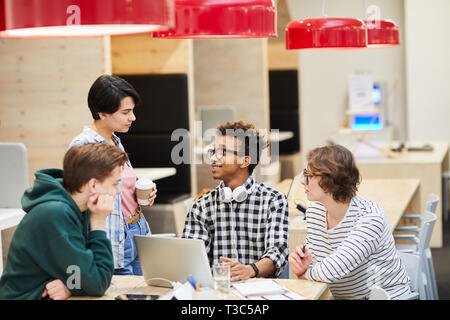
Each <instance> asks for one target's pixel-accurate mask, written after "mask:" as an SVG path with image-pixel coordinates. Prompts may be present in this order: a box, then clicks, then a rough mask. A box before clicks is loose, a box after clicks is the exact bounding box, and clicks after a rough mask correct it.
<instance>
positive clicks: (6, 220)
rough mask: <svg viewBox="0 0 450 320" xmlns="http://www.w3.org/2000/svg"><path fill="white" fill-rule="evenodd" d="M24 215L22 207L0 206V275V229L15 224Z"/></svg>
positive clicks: (1, 256) (0, 253)
mask: <svg viewBox="0 0 450 320" xmlns="http://www.w3.org/2000/svg"><path fill="white" fill-rule="evenodd" d="M24 216H25V211H23V210H22V209H7V208H0V258H1V259H2V261H1V262H0V276H1V275H2V273H3V253H2V237H1V231H2V230H5V229H8V228H11V227H14V226H17V225H18V224H19V223H20V221H21V220H22V218H23V217H24Z"/></svg>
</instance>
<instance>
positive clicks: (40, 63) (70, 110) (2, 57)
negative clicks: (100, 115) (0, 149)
mask: <svg viewBox="0 0 450 320" xmlns="http://www.w3.org/2000/svg"><path fill="white" fill-rule="evenodd" d="M109 55H110V44H109V37H105V38H103V37H98V38H80V39H74V38H72V39H1V40H0V74H1V76H0V141H4V142H22V143H24V144H25V146H26V147H27V150H28V159H29V177H30V185H31V184H32V182H33V180H34V172H35V171H36V170H39V169H42V168H49V167H55V168H61V167H62V159H63V156H64V153H65V151H66V148H67V146H68V144H69V143H70V141H71V140H72V138H73V137H74V136H75V135H77V134H78V133H79V132H81V130H82V127H83V125H87V124H90V122H91V121H92V117H91V115H90V112H89V109H88V107H87V94H88V91H89V88H90V86H91V84H92V83H93V81H94V80H95V79H96V78H97V77H98V76H100V75H101V74H104V73H110V72H111V66H110V62H109V61H110V60H109V58H108V56H109Z"/></svg>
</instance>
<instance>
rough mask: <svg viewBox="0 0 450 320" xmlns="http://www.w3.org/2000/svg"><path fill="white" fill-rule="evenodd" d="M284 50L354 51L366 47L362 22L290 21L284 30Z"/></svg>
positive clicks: (335, 20) (336, 20)
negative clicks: (331, 49) (330, 49)
mask: <svg viewBox="0 0 450 320" xmlns="http://www.w3.org/2000/svg"><path fill="white" fill-rule="evenodd" d="M285 32H286V49H288V50H293V49H324V48H328V49H329V48H334V49H355V48H365V47H366V27H365V24H364V22H363V21H362V20H359V19H349V18H317V19H303V20H294V21H291V22H290V23H289V24H288V25H287V26H286V29H285Z"/></svg>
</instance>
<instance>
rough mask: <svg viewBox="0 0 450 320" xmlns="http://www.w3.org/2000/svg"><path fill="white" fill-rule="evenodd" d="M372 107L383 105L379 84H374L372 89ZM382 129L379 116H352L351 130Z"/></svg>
mask: <svg viewBox="0 0 450 320" xmlns="http://www.w3.org/2000/svg"><path fill="white" fill-rule="evenodd" d="M372 98H373V104H374V107H375V108H376V109H377V108H380V107H381V105H382V103H383V91H382V87H381V84H379V83H374V84H373V89H372ZM381 129H383V121H382V117H381V114H380V113H378V114H357V115H354V116H353V121H352V130H355V131H358V130H361V131H371V130H381Z"/></svg>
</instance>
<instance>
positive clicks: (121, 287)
mask: <svg viewBox="0 0 450 320" xmlns="http://www.w3.org/2000/svg"><path fill="white" fill-rule="evenodd" d="M143 280H144V278H143V277H142V276H113V278H112V281H111V286H110V287H109V288H108V290H106V292H105V295H104V296H103V297H72V298H70V299H71V300H113V299H114V298H115V297H116V296H118V295H119V294H153V295H160V296H163V295H165V294H166V293H168V292H170V291H171V290H172V288H163V287H154V286H147V285H146V284H145V283H144V281H143ZM248 281H272V279H261V278H258V279H251V280H248ZM276 281H277V282H278V283H280V284H281V285H283V286H285V287H288V288H289V289H291V290H293V291H295V292H297V293H299V294H301V295H303V296H305V297H308V298H310V299H311V300H318V299H321V298H322V296H323V297H326V295H327V294H328V292H327V291H328V290H327V288H328V286H327V284H326V283H323V282H317V281H309V280H293V279H276ZM230 299H231V300H238V299H239V298H238V297H237V296H235V295H233V294H232V295H231V296H230Z"/></svg>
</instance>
